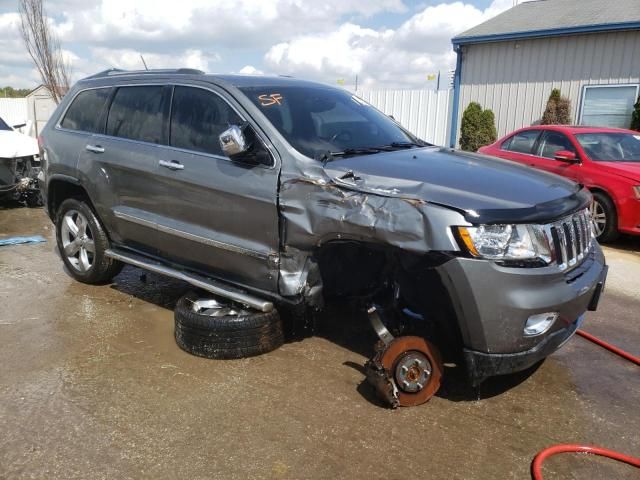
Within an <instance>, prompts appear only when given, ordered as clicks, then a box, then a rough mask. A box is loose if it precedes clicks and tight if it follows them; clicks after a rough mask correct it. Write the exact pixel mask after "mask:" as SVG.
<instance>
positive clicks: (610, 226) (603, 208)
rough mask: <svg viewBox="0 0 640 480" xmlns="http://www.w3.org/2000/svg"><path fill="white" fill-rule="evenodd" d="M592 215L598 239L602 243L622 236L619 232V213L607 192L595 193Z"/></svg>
mask: <svg viewBox="0 0 640 480" xmlns="http://www.w3.org/2000/svg"><path fill="white" fill-rule="evenodd" d="M591 215H592V217H593V222H594V226H593V229H594V232H595V234H596V239H597V240H598V242H600V243H607V242H613V241H614V240H616V239H617V238H618V237H619V236H620V232H618V213H617V212H616V207H615V205H614V204H613V201H611V198H609V197H608V196H607V195H606V194H604V193H601V192H594V193H593V204H592V205H591Z"/></svg>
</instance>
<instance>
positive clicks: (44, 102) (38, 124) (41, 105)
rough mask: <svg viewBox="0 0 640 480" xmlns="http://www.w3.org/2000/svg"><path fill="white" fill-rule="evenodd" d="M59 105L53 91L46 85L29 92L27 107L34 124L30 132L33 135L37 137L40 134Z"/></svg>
mask: <svg viewBox="0 0 640 480" xmlns="http://www.w3.org/2000/svg"><path fill="white" fill-rule="evenodd" d="M57 106H58V105H57V104H56V102H55V101H54V100H53V97H52V96H51V92H49V89H48V88H47V87H45V86H44V85H40V86H39V87H37V88H35V89H33V90H32V91H31V92H29V95H27V109H28V116H29V120H31V122H32V125H33V128H32V129H31V132H30V134H31V135H32V136H34V137H37V136H38V135H39V134H40V132H41V131H42V129H43V128H44V126H45V125H46V124H47V121H48V120H49V117H50V116H51V114H52V113H53V111H54V110H55V109H56V107H57Z"/></svg>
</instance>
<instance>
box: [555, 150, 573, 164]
mask: <svg viewBox="0 0 640 480" xmlns="http://www.w3.org/2000/svg"><path fill="white" fill-rule="evenodd" d="M553 158H555V159H556V160H559V161H560V162H567V163H577V162H579V160H578V157H576V154H575V153H573V152H570V151H569V150H558V151H557V152H556V153H554V154H553Z"/></svg>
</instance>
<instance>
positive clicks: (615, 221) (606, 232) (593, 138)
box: [478, 125, 640, 242]
mask: <svg viewBox="0 0 640 480" xmlns="http://www.w3.org/2000/svg"><path fill="white" fill-rule="evenodd" d="M478 152H480V153H483V154H485V155H492V156H494V157H500V158H504V159H507V160H513V161H515V162H519V163H522V164H525V165H529V166H531V167H535V168H539V169H541V170H546V171H547V172H552V173H555V174H558V175H562V176H563V177H567V178H570V179H572V180H574V181H576V182H578V183H581V184H583V185H584V186H586V187H587V188H588V189H589V190H591V192H592V193H593V198H594V201H593V205H592V207H591V210H592V214H593V224H594V231H595V234H596V236H597V237H598V240H599V241H601V242H607V241H612V240H615V239H616V237H618V235H619V234H620V232H623V233H629V234H632V235H640V132H634V131H632V130H622V129H618V128H602V127H573V126H567V125H539V126H535V127H527V128H522V129H520V130H516V131H515V132H513V133H511V134H509V135H507V136H506V137H503V138H501V139H500V140H498V141H497V142H495V143H493V144H491V145H487V146H486V147H482V148H480V149H479V150H478Z"/></svg>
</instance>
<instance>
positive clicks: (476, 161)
mask: <svg viewBox="0 0 640 480" xmlns="http://www.w3.org/2000/svg"><path fill="white" fill-rule="evenodd" d="M325 172H326V173H327V174H328V175H329V176H330V177H331V178H332V179H333V180H334V181H335V182H336V183H337V184H338V185H343V186H345V187H347V188H351V189H355V190H360V191H363V192H368V193H372V194H379V195H385V196H398V197H404V198H413V199H417V200H424V201H427V202H431V203H436V204H440V205H445V206H447V207H450V208H454V209H456V210H460V211H462V212H463V213H464V214H465V217H466V218H467V220H468V221H469V222H472V223H499V222H509V221H511V222H524V221H532V222H534V221H536V222H537V221H548V220H552V219H556V218H558V217H559V216H561V215H563V214H565V213H568V212H570V211H575V210H577V209H578V208H581V207H584V206H586V205H587V204H588V203H589V201H590V195H589V193H588V192H587V191H586V190H583V189H581V187H580V186H579V185H577V184H575V183H574V182H572V181H570V180H567V179H564V178H562V177H560V176H557V175H553V174H550V173H546V172H541V171H539V170H534V169H531V168H529V167H525V166H523V165H519V164H517V163H514V162H510V161H508V160H502V159H498V158H495V157H487V156H483V155H478V154H472V153H467V152H461V151H454V150H451V149H446V148H440V147H428V148H420V149H411V150H399V151H394V152H384V153H379V154H374V155H365V156H355V157H348V158H337V159H335V160H333V161H331V162H329V163H328V164H327V165H326V166H325ZM350 172H353V175H351V173H350ZM354 177H355V178H354Z"/></svg>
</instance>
